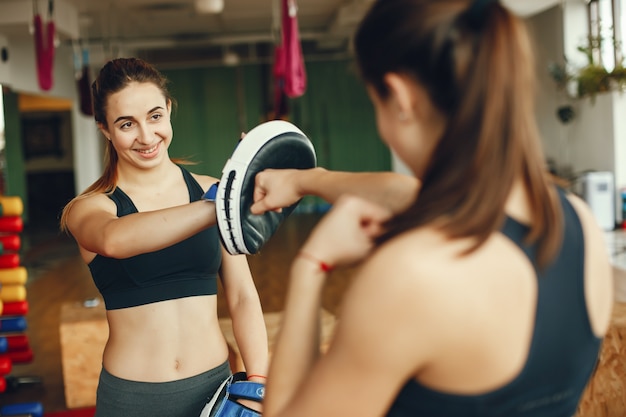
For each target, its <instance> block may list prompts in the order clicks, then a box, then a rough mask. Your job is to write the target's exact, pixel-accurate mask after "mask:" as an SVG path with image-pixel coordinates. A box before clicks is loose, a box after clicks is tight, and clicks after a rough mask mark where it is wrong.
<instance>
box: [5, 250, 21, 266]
mask: <svg viewBox="0 0 626 417" xmlns="http://www.w3.org/2000/svg"><path fill="white" fill-rule="evenodd" d="M19 265H20V255H18V254H17V253H5V254H2V255H0V269H2V268H17V267H18V266H19Z"/></svg>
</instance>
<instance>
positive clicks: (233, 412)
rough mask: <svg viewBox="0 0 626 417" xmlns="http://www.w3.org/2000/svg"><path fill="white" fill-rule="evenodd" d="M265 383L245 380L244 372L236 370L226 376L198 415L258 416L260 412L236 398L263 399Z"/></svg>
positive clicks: (206, 416) (216, 416)
mask: <svg viewBox="0 0 626 417" xmlns="http://www.w3.org/2000/svg"><path fill="white" fill-rule="evenodd" d="M264 396H265V385H264V384H261V383H259V382H251V381H248V380H246V373H245V372H237V373H235V374H233V375H231V376H230V377H229V378H227V379H226V380H225V381H224V382H222V385H220V387H219V388H218V389H217V392H216V393H215V394H214V395H213V397H212V398H211V399H210V400H209V402H208V403H207V405H205V406H204V408H203V409H202V412H201V413H200V417H239V416H241V417H257V416H258V417H260V416H261V414H260V413H258V412H256V411H254V410H252V409H250V408H248V407H246V406H243V405H241V404H239V403H238V402H237V400H250V401H257V402H261V401H263V397H264Z"/></svg>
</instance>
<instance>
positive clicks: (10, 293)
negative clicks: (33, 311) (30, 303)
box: [0, 285, 26, 303]
mask: <svg viewBox="0 0 626 417" xmlns="http://www.w3.org/2000/svg"><path fill="white" fill-rule="evenodd" d="M0 300H2V302H3V303H10V302H13V301H24V300H26V287H24V286H23V285H2V286H1V287H0Z"/></svg>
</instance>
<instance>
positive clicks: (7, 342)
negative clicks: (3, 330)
mask: <svg viewBox="0 0 626 417" xmlns="http://www.w3.org/2000/svg"><path fill="white" fill-rule="evenodd" d="M29 346H30V344H29V343H28V337H27V336H26V335H24V334H15V335H10V336H0V353H4V352H8V351H15V350H25V349H28V348H29Z"/></svg>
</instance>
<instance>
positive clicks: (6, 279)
mask: <svg viewBox="0 0 626 417" xmlns="http://www.w3.org/2000/svg"><path fill="white" fill-rule="evenodd" d="M7 255H8V254H7ZM7 255H0V259H1V258H2V257H4V256H7ZM13 262H15V259H14V260H13ZM18 262H19V256H18ZM27 279H28V271H27V270H26V267H24V266H14V267H1V268H0V284H2V285H16V284H20V285H24V284H26V280H27Z"/></svg>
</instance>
